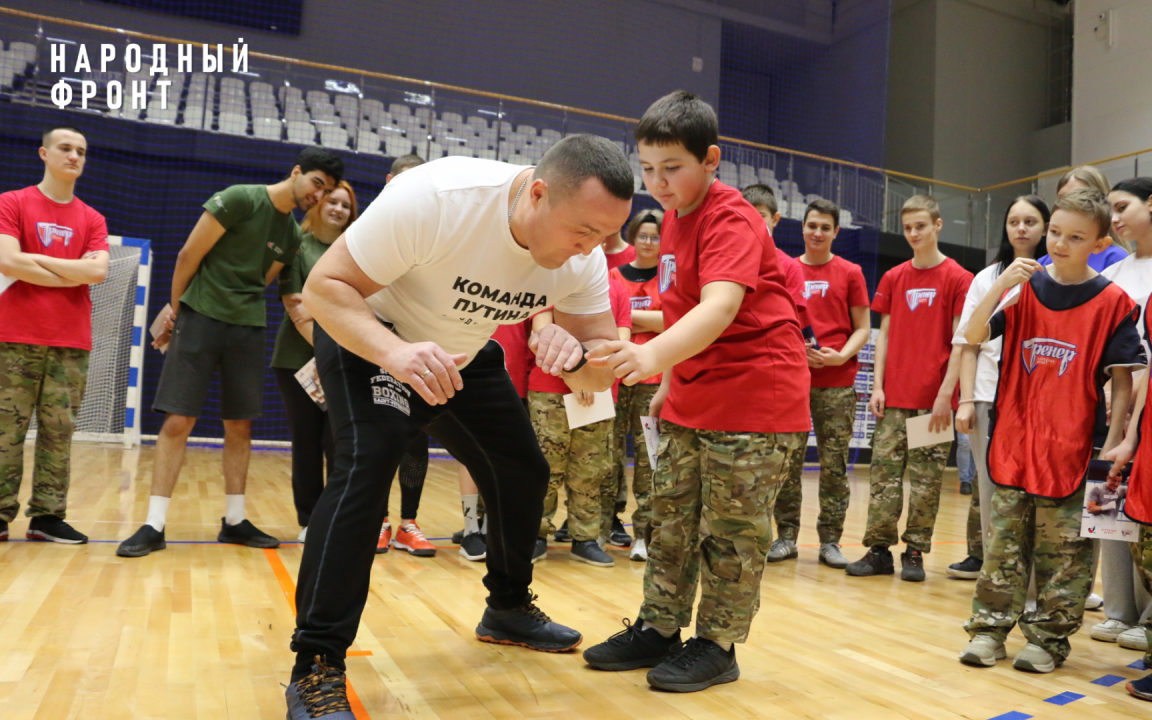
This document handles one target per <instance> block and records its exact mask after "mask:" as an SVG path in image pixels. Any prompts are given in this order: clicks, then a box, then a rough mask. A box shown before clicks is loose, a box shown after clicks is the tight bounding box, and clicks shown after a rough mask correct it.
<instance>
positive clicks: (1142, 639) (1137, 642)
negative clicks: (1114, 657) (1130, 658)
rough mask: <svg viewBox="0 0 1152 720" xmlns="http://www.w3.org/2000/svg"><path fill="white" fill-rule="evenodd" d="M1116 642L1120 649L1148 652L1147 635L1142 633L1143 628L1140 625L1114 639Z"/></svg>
mask: <svg viewBox="0 0 1152 720" xmlns="http://www.w3.org/2000/svg"><path fill="white" fill-rule="evenodd" d="M1116 642H1117V643H1119V644H1120V647H1122V648H1128V649H1129V650H1139V651H1140V652H1148V633H1146V632H1144V628H1143V627H1142V626H1140V625H1137V626H1136V627H1134V628H1132V629H1130V630H1125V631H1124V632H1122V633H1120V636H1119V637H1118V638H1116Z"/></svg>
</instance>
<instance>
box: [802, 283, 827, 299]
mask: <svg viewBox="0 0 1152 720" xmlns="http://www.w3.org/2000/svg"><path fill="white" fill-rule="evenodd" d="M816 293H820V297H824V296H825V295H827V294H828V281H827V280H805V281H804V299H805V300H809V299H811V298H812V296H813V295H815V294H816Z"/></svg>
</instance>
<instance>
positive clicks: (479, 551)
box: [460, 532, 488, 562]
mask: <svg viewBox="0 0 1152 720" xmlns="http://www.w3.org/2000/svg"><path fill="white" fill-rule="evenodd" d="M460 554H461V555H463V556H464V559H465V560H471V561H472V562H480V561H481V560H483V559H485V558H487V557H488V542H487V540H485V538H484V533H478V532H475V533H468V534H467V535H465V536H464V537H463V538H461V539H460Z"/></svg>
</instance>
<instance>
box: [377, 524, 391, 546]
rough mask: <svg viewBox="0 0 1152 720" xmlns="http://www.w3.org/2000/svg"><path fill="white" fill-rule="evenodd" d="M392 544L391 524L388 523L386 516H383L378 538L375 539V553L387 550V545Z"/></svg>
mask: <svg viewBox="0 0 1152 720" xmlns="http://www.w3.org/2000/svg"><path fill="white" fill-rule="evenodd" d="M391 544H392V526H391V525H389V524H388V518H384V524H383V525H382V526H381V527H380V539H379V540H377V541H376V554H377V555H379V554H380V553H386V552H388V546H389V545H391Z"/></svg>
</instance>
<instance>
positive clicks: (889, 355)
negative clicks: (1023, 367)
mask: <svg viewBox="0 0 1152 720" xmlns="http://www.w3.org/2000/svg"><path fill="white" fill-rule="evenodd" d="M900 213H901V214H900V217H901V220H902V222H903V224H904V238H905V239H906V240H908V244H909V245H911V246H912V259H911V260H909V261H908V262H905V263H902V264H900V265H897V266H896V267H894V268H892V269H891V270H889V271H888V272H886V273H884V277H882V278H880V285H879V287H877V288H876V297H874V298H873V299H872V309H873V310H875V311H876V312H878V313H880V316H881V320H880V335H879V336H878V337H877V338H876V365H875V380H874V381H873V386H872V399H871V400H870V401H869V402H868V409H869V410H871V411H872V414H873V415H875V416H876V418H877V420H876V431H875V432H874V433H873V434H872V470H871V478H870V485H871V491H870V493H869V497H868V529H867V530H866V531H865V533H864V545H865V546H866V547H868V548H869V550H868V552H867V554H865V555H864V557H863V558H862V559H860V560H857V561H856V562H854V563H851V564H850V565H848V568H847V572H848V574H849V575H853V576H866V575H891V574H892V573H893V572H895V570H894V567H893V562H892V553H891V551H890V550H889V549H888V548H889V547H891V546H892V545H895V544H897V543H898V542H899V541H900V540H901V539H903V540H904V542H905V543H907V544H908V549H907V550H906V551H905V552H904V553H903V554H902V555H901V556H900V560H901V563H902V565H903V568H902V570H901V572H900V579H901V580H908V581H910V582H923V580H924V558H923V553H926V552H931V550H932V532H933V530H934V529H935V527H936V512H937V510H939V508H940V483H941V481H942V479H943V476H944V466H945V465H946V464H947V463H948V453H949V451H950V450H951V449H952V441H951V440H949V441H946V442H942V443H939V444H936V445H929V446H927V447H920V448H915V449H913V450H909V449H908V428H907V423H908V419H909V418H913V417H917V416H919V415H927V414H929V413H931V415H932V418H931V419H930V420H929V425H928V428H929V430H933V431H937V432H939V431H943V430H947V429H948V428H949V427H951V426H952V412H953V411H954V410H955V409H956V404H955V399H954V397H953V395H954V393H955V390H956V381H957V379H958V377H959V374H960V346H959V345H956V346H953V345H952V336H953V335H954V334H955V332H956V325H957V324H958V323H959V322H960V313H961V312H962V311H963V309H964V298H965V297H966V296H967V294H968V286H969V285H970V284H972V273H970V272H968V271H967V270H965V269H964V268H962V267H960V265H959V264H958V263H957V262H956V261H955V260H952V259H951V258H948V257H946V256H945V255H944V253H942V252H940V248H939V247H937V242H938V239H939V235H940V229H941V228H942V227H943V226H944V221H943V220H941V219H940V206H939V205H938V204H937V203H936V200H935V199H934V198H932V197H930V196H928V195H913V196H912V197H911V198H909V199H908V201H907V202H905V203H904V207H903V208H902V209H901V211H900ZM888 378H891V379H892V380H891V382H888V381H887V379H888ZM905 467H907V469H908V482H909V484H910V485H911V486H912V492H911V495H910V496H909V499H908V524H907V527H906V528H905V529H904V535H903V538H900V537H899V536H898V535H897V532H898V530H899V528H898V522H899V520H900V515H901V513H902V511H903V508H904V469H905Z"/></svg>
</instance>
